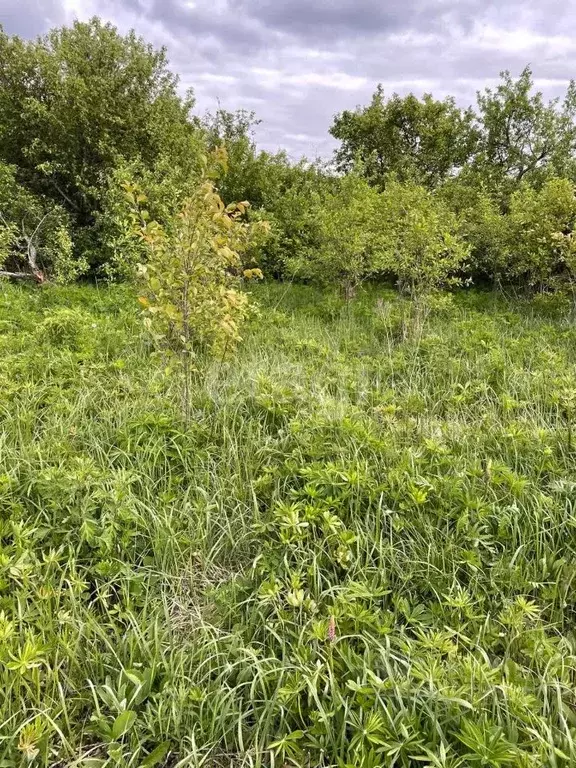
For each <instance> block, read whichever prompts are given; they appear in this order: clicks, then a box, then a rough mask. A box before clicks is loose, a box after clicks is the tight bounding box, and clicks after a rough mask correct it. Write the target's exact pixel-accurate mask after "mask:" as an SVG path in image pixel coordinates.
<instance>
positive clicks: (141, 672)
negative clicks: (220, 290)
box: [0, 284, 576, 768]
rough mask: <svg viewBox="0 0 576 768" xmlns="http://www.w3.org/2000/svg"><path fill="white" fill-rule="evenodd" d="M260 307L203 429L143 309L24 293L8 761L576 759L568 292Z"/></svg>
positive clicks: (4, 462)
mask: <svg viewBox="0 0 576 768" xmlns="http://www.w3.org/2000/svg"><path fill="white" fill-rule="evenodd" d="M253 296H254V298H255V300H256V301H257V303H258V305H259V311H258V314H257V315H256V316H254V317H252V319H251V321H250V323H249V325H248V327H246V328H245V329H244V330H243V336H244V342H243V344H241V345H240V346H239V348H238V351H237V353H236V354H235V355H234V356H233V357H232V358H230V359H214V358H207V359H206V361H204V362H201V364H200V365H199V368H198V371H197V373H196V374H195V379H194V386H193V388H192V395H191V398H192V402H191V416H190V421H189V423H188V424H186V423H185V422H184V421H183V419H182V415H181V414H182V410H181V407H180V403H179V389H178V386H177V382H178V377H176V376H175V375H174V372H173V371H172V370H171V367H170V363H169V362H168V361H167V360H166V359H164V358H163V356H162V354H160V353H158V352H157V351H154V348H153V347H151V346H150V344H149V342H148V340H147V337H146V335H145V334H144V331H143V326H142V321H141V317H140V310H139V308H138V304H137V301H136V294H135V292H134V289H133V288H131V287H129V286H116V287H114V286H110V287H105V288H97V287H94V286H71V287H63V288H58V287H55V286H46V287H43V288H27V287H24V286H10V285H3V286H2V287H1V289H0V419H1V430H0V505H1V506H0V510H1V512H0V536H1V549H0V766H2V768H16V767H20V766H24V765H37V766H85V768H104V766H122V767H126V768H128V766H130V767H132V766H134V767H138V766H140V767H141V768H145V767H146V766H153V765H157V766H166V767H168V766H170V767H171V768H176V766H179V767H183V766H207V767H208V766H209V767H211V768H216V767H217V766H222V767H224V766H234V768H237V767H239V766H254V767H256V766H271V767H272V766H277V767H278V768H280V767H281V766H310V767H312V766H338V767H339V768H343V767H344V766H350V767H352V766H354V767H355V768H376V766H399V767H400V766H402V767H408V766H431V767H432V766H433V767H434V768H440V766H444V767H445V768H448V767H450V768H455V767H456V766H489V767H492V766H494V767H495V768H496V767H497V766H534V767H536V766H568V765H573V764H574V763H575V761H576V701H575V694H574V683H575V679H576V638H575V636H574V627H575V622H576V613H575V609H574V600H573V590H574V586H573V584H574V578H575V577H576V561H575V557H574V555H575V552H574V550H575V542H576V538H575V526H576V509H575V503H574V499H575V498H576V496H575V489H576V481H575V461H576V446H575V445H574V440H575V436H574V435H573V426H574V424H573V421H574V419H575V418H576V385H575V381H576V328H575V327H574V325H573V324H571V323H570V322H568V320H567V319H566V317H567V315H566V312H565V308H564V307H563V306H562V305H561V303H560V299H558V298H553V299H551V298H549V297H546V296H541V297H539V298H536V299H533V300H531V301H528V300H523V299H520V298H519V299H515V300H506V299H504V298H502V297H499V296H498V295H497V294H495V293H492V292H486V293H483V292H481V291H460V292H457V293H456V294H455V295H453V296H448V297H447V298H444V299H442V300H437V301H436V304H435V305H434V307H433V309H432V311H431V313H430V315H429V317H428V318H427V319H426V322H425V323H424V325H423V326H422V327H421V328H419V329H418V330H417V332H414V330H413V326H411V325H410V323H407V322H406V313H407V312H409V307H410V304H409V302H404V301H403V300H401V299H399V298H398V297H397V296H396V295H395V294H394V293H393V292H392V291H387V290H386V289H385V288H382V287H378V288H370V289H365V290H364V291H363V293H362V295H361V296H359V298H358V299H357V300H356V301H354V302H352V303H349V304H344V303H343V302H342V301H341V300H340V299H338V298H336V297H335V295H334V294H333V293H330V292H320V291H319V290H317V289H313V288H311V287H306V286H291V285H289V284H276V285H273V284H264V285H262V286H258V287H257V288H255V289H254V291H253ZM411 327H412V331H410V328H411ZM407 329H408V331H410V332H407Z"/></svg>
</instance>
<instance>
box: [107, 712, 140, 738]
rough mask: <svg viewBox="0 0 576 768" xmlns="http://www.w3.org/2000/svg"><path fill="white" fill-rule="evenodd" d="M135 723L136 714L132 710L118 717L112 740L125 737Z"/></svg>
mask: <svg viewBox="0 0 576 768" xmlns="http://www.w3.org/2000/svg"><path fill="white" fill-rule="evenodd" d="M135 722H136V712H133V711H132V710H131V709H127V710H126V712H122V714H121V715H118V717H117V718H116V720H114V725H113V726H112V738H114V739H119V738H120V737H121V736H124V735H125V734H126V733H128V731H129V730H130V729H131V728H132V726H133V725H134V723H135Z"/></svg>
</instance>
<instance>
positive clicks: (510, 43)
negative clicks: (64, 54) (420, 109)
mask: <svg viewBox="0 0 576 768" xmlns="http://www.w3.org/2000/svg"><path fill="white" fill-rule="evenodd" d="M93 15H98V16H100V17H102V18H104V19H106V20H110V21H112V22H113V23H114V24H116V25H117V26H118V27H119V28H120V30H121V31H127V30H128V29H130V28H134V29H136V31H137V32H138V33H139V34H141V35H142V36H144V37H145V38H146V39H147V40H148V41H150V42H152V43H154V44H157V45H166V46H167V48H168V52H169V56H170V60H171V64H172V68H173V69H174V70H175V71H176V72H178V73H179V75H180V77H181V82H182V86H183V88H186V87H189V86H192V87H193V89H194V92H195V94H196V99H197V111H198V112H203V111H205V110H206V109H214V108H215V107H216V106H217V103H218V101H220V103H221V104H222V106H224V107H226V108H227V109H237V108H241V107H243V108H245V109H249V110H254V111H255V112H256V113H257V115H258V117H259V118H261V120H262V121H263V122H262V125H261V126H260V127H259V129H258V140H259V144H260V146H261V147H263V148H266V149H276V148H278V147H285V148H287V149H288V150H289V151H290V153H291V155H293V156H295V157H299V156H300V155H302V154H306V155H308V156H316V155H323V156H329V155H330V153H331V150H332V148H333V142H332V140H331V139H330V137H329V135H328V128H329V126H330V124H331V122H332V117H333V115H334V114H335V113H336V112H339V111H341V110H342V109H347V108H353V107H355V106H356V105H358V104H364V103H366V102H367V101H368V100H369V98H370V95H371V94H372V92H373V91H374V89H375V87H376V84H377V83H378V82H382V83H383V84H384V88H385V91H386V92H387V93H392V92H393V91H397V92H399V93H407V92H409V91H413V92H414V93H416V94H422V93H423V92H425V91H430V92H432V93H433V94H434V95H436V96H440V97H443V96H445V95H447V94H453V95H454V96H456V98H457V100H458V102H460V103H462V104H463V105H466V106H467V105H468V104H470V103H472V102H473V101H474V100H475V93H476V91H477V90H478V89H480V88H484V87H486V86H489V85H493V84H494V83H495V82H496V81H497V78H498V73H499V72H500V71H501V70H502V69H509V70H511V71H512V72H513V73H514V74H518V73H519V72H520V70H521V69H522V68H523V67H524V66H525V65H526V64H527V63H530V64H531V65H532V67H533V70H534V74H535V77H536V80H537V84H538V86H539V88H541V89H542V90H543V91H544V93H546V94H547V95H556V94H558V93H562V92H563V91H564V89H565V86H566V84H567V82H568V81H569V80H570V78H572V77H576V4H575V3H573V2H571V0H508V2H505V1H504V0H0V22H1V23H2V25H3V26H4V29H5V31H7V32H9V33H15V34H19V35H22V36H24V37H34V36H35V35H37V34H40V33H42V32H44V31H46V30H47V29H48V28H50V27H51V26H54V25H59V24H63V23H67V22H70V21H71V20H72V19H74V18H79V19H87V18H90V17H91V16H93Z"/></svg>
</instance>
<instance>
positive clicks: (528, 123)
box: [474, 67, 576, 203]
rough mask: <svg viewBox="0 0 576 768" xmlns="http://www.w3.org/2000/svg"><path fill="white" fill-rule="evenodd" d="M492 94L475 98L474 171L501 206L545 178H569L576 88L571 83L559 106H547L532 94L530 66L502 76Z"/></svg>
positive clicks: (574, 140)
mask: <svg viewBox="0 0 576 768" xmlns="http://www.w3.org/2000/svg"><path fill="white" fill-rule="evenodd" d="M501 78H502V82H501V83H500V84H499V85H498V87H497V88H496V89H495V90H492V89H486V90H485V91H484V92H483V93H479V94H478V113H479V114H478V128H479V132H480V135H481V138H480V141H479V145H478V152H477V155H476V158H475V163H474V165H475V168H476V170H477V171H478V172H479V173H480V175H481V177H482V179H483V181H484V182H485V183H487V184H488V185H489V187H490V189H492V190H495V191H498V192H499V194H500V197H501V199H502V200H503V201H504V203H505V202H506V200H507V195H508V194H510V193H511V192H512V190H513V189H514V188H515V186H516V185H517V184H518V183H519V182H521V181H526V182H529V183H530V184H533V185H541V184H542V183H543V182H544V181H545V179H546V178H549V177H550V176H570V175H573V173H574V170H575V169H574V153H575V152H576V124H575V118H576V85H575V84H574V81H572V82H571V83H570V85H569V87H568V90H567V92H566V96H565V98H564V100H563V101H562V102H560V101H559V100H558V99H554V100H552V101H550V102H548V103H546V102H545V101H544V99H543V96H542V94H541V93H540V92H535V91H534V81H533V78H532V71H531V69H530V67H526V68H525V69H524V70H523V71H522V73H521V74H520V77H519V78H518V79H517V80H514V79H513V78H512V76H511V75H510V73H509V72H502V73H501Z"/></svg>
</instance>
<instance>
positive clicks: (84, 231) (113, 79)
mask: <svg viewBox="0 0 576 768" xmlns="http://www.w3.org/2000/svg"><path fill="white" fill-rule="evenodd" d="M0 60H1V61H2V67H1V68H0V159H2V160H4V161H5V162H7V163H10V164H13V165H15V166H16V167H17V168H18V175H19V179H20V181H21V182H22V183H23V184H25V186H26V187H27V188H28V189H30V190H31V191H32V192H34V193H38V194H41V195H43V196H44V197H48V198H50V199H52V200H53V201H55V202H58V203H59V204H60V205H63V206H64V207H65V208H66V210H67V211H68V213H69V214H70V215H71V216H72V217H73V220H74V224H75V228H76V238H75V239H76V246H77V251H78V252H86V253H87V255H88V256H89V258H90V260H91V262H92V265H93V266H98V265H99V264H100V260H101V254H100V252H99V248H98V243H97V242H95V238H94V232H93V227H94V223H95V219H96V217H97V215H98V213H99V212H100V211H101V208H102V198H103V194H104V193H105V190H106V187H107V183H108V179H109V177H110V175H111V174H112V173H113V171H114V169H115V168H116V167H117V166H118V165H119V164H120V163H121V162H123V161H124V162H129V161H132V160H141V161H142V163H143V164H144V165H145V166H146V167H148V168H152V167H154V165H155V164H156V163H157V161H158V158H159V157H162V156H170V157H171V158H172V163H173V165H174V166H185V167H186V168H187V169H189V170H190V171H192V170H193V168H194V164H195V159H196V157H197V156H198V142H199V139H198V131H197V130H196V129H195V128H194V126H193V125H192V123H191V121H190V116H189V113H190V109H191V107H192V104H193V101H192V98H191V96H190V95H189V96H188V97H187V98H186V99H184V100H183V99H181V97H180V96H179V95H178V92H177V85H178V80H177V78H176V77H175V76H174V75H173V74H172V73H171V72H170V71H169V70H168V68H167V60H166V53H165V51H164V50H159V51H156V50H154V49H153V47H152V46H150V45H148V44H146V43H145V42H144V41H143V40H142V39H140V38H138V37H137V36H136V35H135V34H134V32H130V33H129V34H128V35H126V36H122V35H120V34H119V33H118V31H117V30H116V29H115V28H114V27H113V26H112V25H110V24H104V23H103V22H101V21H100V20H99V19H97V18H94V19H92V20H91V21H89V22H87V23H82V22H75V23H74V25H73V26H72V27H70V28H62V29H55V30H53V31H51V32H50V33H48V34H47V35H46V36H45V37H43V38H40V39H38V40H36V41H24V40H21V39H19V38H18V37H10V36H8V35H6V34H4V33H0Z"/></svg>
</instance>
